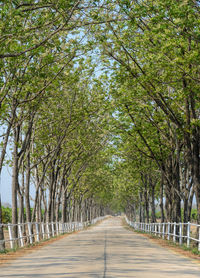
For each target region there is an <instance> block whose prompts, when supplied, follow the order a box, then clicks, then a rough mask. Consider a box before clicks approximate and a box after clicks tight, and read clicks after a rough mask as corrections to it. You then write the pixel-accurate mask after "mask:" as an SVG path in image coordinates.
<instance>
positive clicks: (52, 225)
mask: <svg viewBox="0 0 200 278" xmlns="http://www.w3.org/2000/svg"><path fill="white" fill-rule="evenodd" d="M51 229H52V236H55V231H54V223H53V222H52V223H51Z"/></svg>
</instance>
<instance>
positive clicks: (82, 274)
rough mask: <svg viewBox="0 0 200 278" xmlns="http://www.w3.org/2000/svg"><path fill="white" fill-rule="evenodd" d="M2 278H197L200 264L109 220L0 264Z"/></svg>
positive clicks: (119, 221) (115, 219)
mask: <svg viewBox="0 0 200 278" xmlns="http://www.w3.org/2000/svg"><path fill="white" fill-rule="evenodd" d="M0 277H1V278H4V277H33V278H34V277H43V278H47V277H48V278H50V277H52V278H61V277H62V278H63V277H70V278H87V277H96V278H98V277H99V278H111V277H112V278H116V277H121V278H126V277H137V278H140V277H142V278H147V277H148V278H151V277H152V278H157V277H159V278H167V277H173V278H176V277H179V278H195V277H196V278H197V277H198V278H199V277H200V264H197V263H196V262H195V261H193V260H191V259H187V258H185V257H183V256H181V255H178V254H175V253H173V252H172V251H170V250H168V249H165V248H163V247H160V246H159V245H157V244H154V243H152V242H151V241H150V240H149V239H148V238H145V237H143V236H141V235H138V234H136V233H133V232H132V231H130V230H127V229H125V228H124V227H123V226H122V224H121V218H119V217H112V218H107V219H105V220H104V221H103V222H102V223H100V224H99V225H96V226H94V227H92V228H90V229H88V230H85V231H81V232H79V233H76V234H72V235H70V236H68V237H65V238H62V239H60V240H58V241H55V242H53V243H51V244H49V245H46V246H44V247H42V248H41V249H39V250H35V251H33V252H31V253H29V254H25V256H24V257H20V258H18V259H16V260H14V261H13V262H12V263H9V264H8V265H6V266H5V265H4V266H2V267H0Z"/></svg>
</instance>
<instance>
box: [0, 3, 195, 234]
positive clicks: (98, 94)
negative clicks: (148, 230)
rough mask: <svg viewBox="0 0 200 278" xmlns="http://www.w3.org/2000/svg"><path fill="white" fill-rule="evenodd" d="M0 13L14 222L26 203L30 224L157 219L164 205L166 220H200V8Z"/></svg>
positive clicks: (4, 151)
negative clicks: (107, 217)
mask: <svg viewBox="0 0 200 278" xmlns="http://www.w3.org/2000/svg"><path fill="white" fill-rule="evenodd" d="M0 13H1V18H2V20H1V24H0V41H1V43H0V69H1V70H0V84H1V93H0V103H1V106H0V114H1V118H0V125H1V129H0V130H1V137H0V138H1V154H0V171H2V168H3V166H4V165H5V164H6V163H8V164H9V166H10V167H12V223H13V224H16V223H17V222H22V223H23V222H24V213H23V212H24V206H25V208H26V210H25V211H26V221H27V222H31V221H32V222H33V221H35V220H36V221H38V222H41V221H45V222H51V221H59V220H61V221H62V222H63V223H64V222H67V221H68V220H69V219H72V220H74V219H76V220H77V221H79V220H80V219H83V221H86V220H87V219H89V218H91V217H92V218H94V217H96V216H99V215H103V214H104V213H105V212H108V211H109V209H115V210H123V211H126V213H127V214H128V215H129V217H133V218H135V217H136V213H137V212H138V213H139V217H140V221H141V222H144V221H146V222H149V221H150V218H151V221H152V222H155V221H156V209H155V203H156V200H157V201H158V202H159V204H160V211H161V221H162V222H164V221H170V222H181V221H183V222H188V221H190V220H191V210H192V206H193V205H194V203H195V205H196V206H197V222H198V223H200V158H199V151H200V93H199V89H200V86H199V85H200V79H199V76H200V72H199V71H200V68H199V62H198V61H199V58H200V48H199V40H200V36H199V34H200V30H199V21H200V6H199V1H189V0H186V1H174V0H167V1H159V0H158V1H153V2H150V1H145V0H144V1H134V0H133V1H129V0H127V1H124V0H123V1H122V0H119V1H84V0H82V1H80V0H79V1H64V0H58V1H53V0H50V1H45V0H42V1H39V2H38V1H34V0H30V1H28V2H26V3H22V2H21V1H13V2H12V3H10V1H4V2H3V3H2V4H1V5H0ZM8 148H11V152H12V157H10V158H9V155H8V153H9V152H8ZM3 182H4V181H3ZM30 187H34V188H35V194H34V196H30ZM31 198H32V199H31ZM31 201H33V210H32V211H31V208H30V207H31V206H30V202H31ZM194 201H195V202H194ZM181 206H182V207H183V215H182V214H181ZM17 207H19V209H17ZM15 233H16V234H17V230H15Z"/></svg>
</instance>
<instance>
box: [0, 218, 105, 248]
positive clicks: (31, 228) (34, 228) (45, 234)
mask: <svg viewBox="0 0 200 278" xmlns="http://www.w3.org/2000/svg"><path fill="white" fill-rule="evenodd" d="M104 218H105V216H103V217H97V218H95V219H92V220H91V221H85V222H68V223H60V222H51V223H44V222H41V223H38V222H34V223H19V224H0V226H1V227H2V226H3V231H4V240H0V243H1V244H2V243H4V244H5V248H11V249H13V248H14V247H15V246H16V245H17V246H19V247H24V246H25V245H28V244H33V243H34V242H39V241H41V240H44V239H49V238H51V237H54V236H58V235H60V234H65V233H71V232H75V231H80V230H83V229H84V228H85V227H88V226H89V225H93V224H96V223H97V222H98V221H100V220H103V219H104ZM16 227H17V234H18V237H17V238H14V237H13V230H14V228H16Z"/></svg>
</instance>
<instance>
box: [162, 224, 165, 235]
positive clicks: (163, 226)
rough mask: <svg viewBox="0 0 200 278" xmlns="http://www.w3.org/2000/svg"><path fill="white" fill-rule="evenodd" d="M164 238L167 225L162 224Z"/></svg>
mask: <svg viewBox="0 0 200 278" xmlns="http://www.w3.org/2000/svg"><path fill="white" fill-rule="evenodd" d="M162 234H163V235H162V237H163V239H164V238H165V223H163V224H162Z"/></svg>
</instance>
